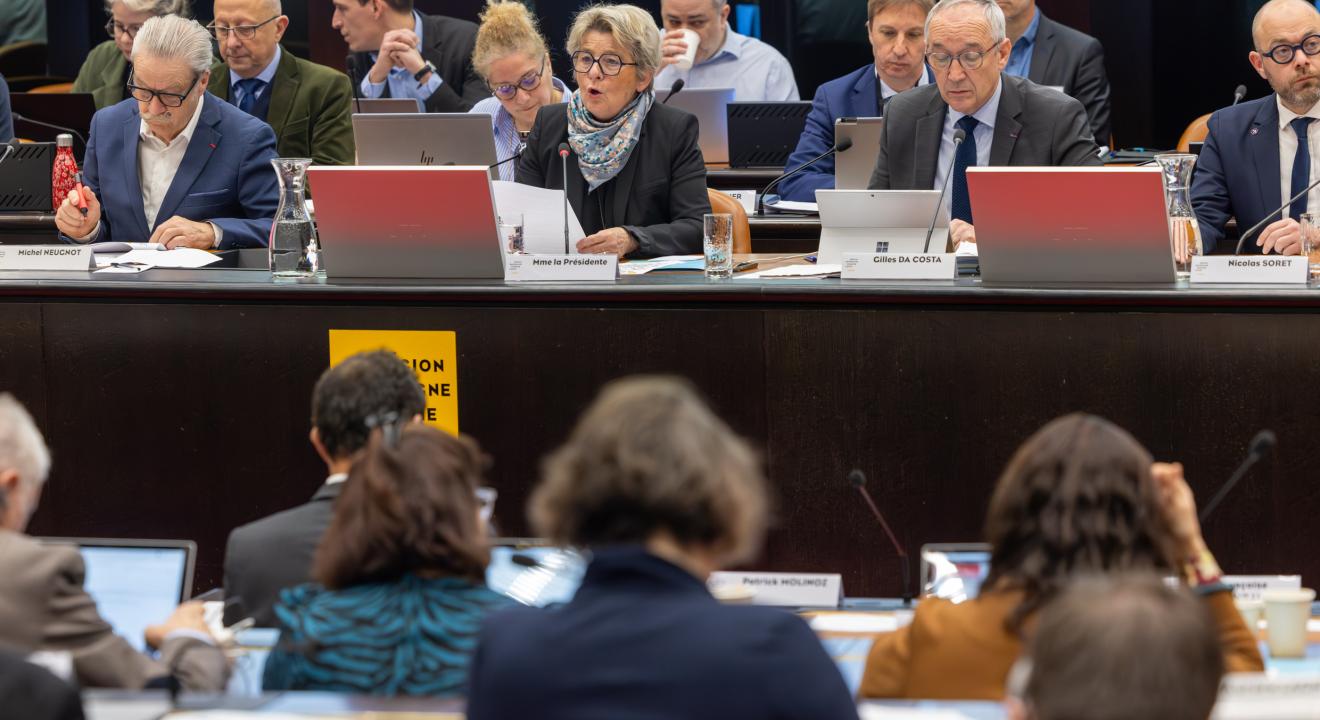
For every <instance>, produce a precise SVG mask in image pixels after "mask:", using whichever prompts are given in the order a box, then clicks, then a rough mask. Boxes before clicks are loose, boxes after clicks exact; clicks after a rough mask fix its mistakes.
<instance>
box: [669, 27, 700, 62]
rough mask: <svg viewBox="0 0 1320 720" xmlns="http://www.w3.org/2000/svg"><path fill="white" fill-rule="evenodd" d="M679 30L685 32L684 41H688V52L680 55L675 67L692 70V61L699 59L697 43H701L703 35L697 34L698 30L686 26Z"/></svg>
mask: <svg viewBox="0 0 1320 720" xmlns="http://www.w3.org/2000/svg"><path fill="white" fill-rule="evenodd" d="M679 32H681V33H683V41H684V42H686V43H687V52H685V53H683V54H682V55H680V56H678V62H676V63H674V67H676V68H678V69H679V70H690V69H691V68H692V63H694V62H696V61H697V45H699V44H700V43H701V37H700V36H698V35H697V31H696V30H688V29H686V28H685V29H683V30H679Z"/></svg>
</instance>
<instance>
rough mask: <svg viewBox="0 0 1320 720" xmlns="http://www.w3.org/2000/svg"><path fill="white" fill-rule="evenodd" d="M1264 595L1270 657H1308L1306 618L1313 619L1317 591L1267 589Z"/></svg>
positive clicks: (1266, 637) (1266, 640) (1266, 636)
mask: <svg viewBox="0 0 1320 720" xmlns="http://www.w3.org/2000/svg"><path fill="white" fill-rule="evenodd" d="M1261 599H1262V600H1264V601H1265V623H1266V625H1267V626H1268V628H1267V631H1266V633H1265V642H1266V644H1268V645H1269V648H1270V657H1276V658H1300V657H1306V621H1307V620H1310V619H1311V603H1312V602H1313V601H1314V600H1315V591H1314V590H1312V589H1310V588H1300V589H1297V590H1266V591H1265V593H1264V594H1263V595H1262V597H1261Z"/></svg>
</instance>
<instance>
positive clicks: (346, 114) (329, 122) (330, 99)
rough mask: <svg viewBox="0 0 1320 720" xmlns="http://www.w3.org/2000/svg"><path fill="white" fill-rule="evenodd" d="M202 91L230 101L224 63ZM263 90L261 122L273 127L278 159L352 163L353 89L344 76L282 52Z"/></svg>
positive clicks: (318, 162)
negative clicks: (265, 105) (266, 102)
mask: <svg viewBox="0 0 1320 720" xmlns="http://www.w3.org/2000/svg"><path fill="white" fill-rule="evenodd" d="M207 89H208V90H210V91H211V94H212V95H215V96H216V97H218V98H220V99H221V100H224V101H226V102H228V101H229V99H230V97H229V66H228V65H226V64H224V63H219V64H217V65H215V66H214V67H212V68H211V83H210V85H209V87H208V88H207ZM267 92H269V93H270V110H269V111H268V112H267V113H266V122H267V123H269V124H270V127H271V129H272V130H274V131H275V141H276V143H277V145H278V149H279V154H280V157H286V158H299V157H303V158H311V159H312V161H313V164H315V165H352V164H353V162H354V148H353V116H352V107H353V88H352V87H351V84H350V83H349V81H348V76H347V75H345V74H343V73H341V72H339V71H338V70H334V69H331V68H328V67H326V66H324V65H317V64H316V63H314V62H309V61H307V60H303V59H302V58H300V57H297V56H296V55H294V54H293V53H291V52H289V51H288V50H283V51H282V52H281V53H280V64H279V67H277V68H275V77H274V78H273V79H272V80H271V87H270V89H269V90H267Z"/></svg>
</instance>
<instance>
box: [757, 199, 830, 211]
mask: <svg viewBox="0 0 1320 720" xmlns="http://www.w3.org/2000/svg"><path fill="white" fill-rule="evenodd" d="M765 206H766V207H768V208H770V209H772V210H783V211H785V212H798V213H818V212H820V206H819V205H817V204H816V203H814V202H806V201H803V200H776V201H774V202H772V203H766V204H765Z"/></svg>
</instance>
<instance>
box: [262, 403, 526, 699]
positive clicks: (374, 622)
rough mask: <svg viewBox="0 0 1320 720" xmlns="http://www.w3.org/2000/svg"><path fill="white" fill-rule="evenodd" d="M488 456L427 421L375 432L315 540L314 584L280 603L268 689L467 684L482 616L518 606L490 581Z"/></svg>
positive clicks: (385, 690)
mask: <svg viewBox="0 0 1320 720" xmlns="http://www.w3.org/2000/svg"><path fill="white" fill-rule="evenodd" d="M483 465H484V457H483V455H482V454H481V451H480V449H479V448H478V447H477V445H476V443H474V442H472V441H471V440H469V439H467V438H464V437H454V436H452V435H448V434H446V433H443V432H440V431H438V430H434V429H432V428H428V427H425V426H422V425H410V426H409V427H407V428H406V429H403V430H402V431H399V429H398V428H397V427H396V426H389V427H387V432H386V436H382V433H381V431H379V430H378V431H376V432H375V433H374V434H373V437H372V439H371V441H370V443H369V444H368V446H367V448H366V450H365V452H364V454H363V456H362V457H361V458H359V459H358V460H357V462H355V463H354V464H353V469H352V471H351V472H350V473H349V478H348V481H347V483H346V484H345V486H344V489H343V492H342V494H341V495H340V497H339V499H338V501H337V502H336V509H335V517H334V520H332V521H331V523H330V527H329V529H327V531H326V534H325V537H324V538H323V539H322V541H321V545H320V547H319V548H318V549H317V554H316V560H315V563H314V564H313V568H312V578H313V580H315V581H316V583H314V584H308V585H302V586H300V587H296V588H291V589H288V590H285V591H284V593H283V594H282V595H281V597H280V604H279V605H277V606H276V610H275V612H276V615H277V617H278V618H279V622H280V625H281V626H282V628H281V629H282V632H281V634H280V640H279V642H278V643H277V645H276V647H275V649H274V650H273V651H272V652H271V654H270V658H269V659H268V660H267V662H266V669H265V676H264V680H263V685H264V686H265V688H266V689H268V690H272V689H293V690H331V691H340V692H350V693H370V694H375V695H433V696H434V695H455V694H461V693H462V692H463V691H464V689H465V687H466V684H467V673H468V661H469V658H470V657H471V655H472V651H473V650H474V649H475V647H476V643H477V636H478V633H479V632H480V630H481V624H482V622H483V621H484V620H485V618H486V616H487V614H489V613H490V612H491V611H492V610H495V609H499V608H502V607H505V606H506V605H509V604H511V602H510V601H509V600H507V599H505V598H504V597H503V596H501V595H497V594H496V593H494V592H492V591H490V590H488V589H487V588H486V586H485V584H484V578H485V572H486V565H487V563H488V562H489V559H490V549H489V546H488V545H487V543H486V539H485V538H486V523H485V521H484V519H483V518H482V517H481V509H480V503H479V502H478V500H477V497H476V491H477V487H478V486H479V485H480V484H481V471H482V467H483ZM271 552H279V548H271Z"/></svg>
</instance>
